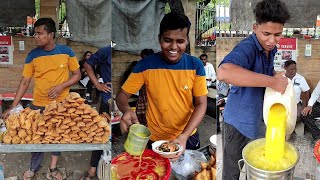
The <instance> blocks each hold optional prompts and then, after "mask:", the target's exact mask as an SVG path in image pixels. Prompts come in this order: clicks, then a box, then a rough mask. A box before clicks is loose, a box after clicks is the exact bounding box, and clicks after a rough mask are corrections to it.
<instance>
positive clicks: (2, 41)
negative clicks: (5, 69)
mask: <svg viewBox="0 0 320 180" xmlns="http://www.w3.org/2000/svg"><path fill="white" fill-rule="evenodd" d="M11 44H12V42H11V36H0V45H1V46H11Z"/></svg>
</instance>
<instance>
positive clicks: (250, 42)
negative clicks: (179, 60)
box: [217, 0, 290, 180]
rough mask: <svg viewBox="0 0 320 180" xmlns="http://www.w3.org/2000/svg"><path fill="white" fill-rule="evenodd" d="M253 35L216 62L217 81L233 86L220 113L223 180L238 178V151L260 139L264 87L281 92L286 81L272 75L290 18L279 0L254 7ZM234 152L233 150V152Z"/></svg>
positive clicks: (260, 3) (265, 1) (284, 78)
mask: <svg viewBox="0 0 320 180" xmlns="http://www.w3.org/2000/svg"><path fill="white" fill-rule="evenodd" d="M254 15H255V19H256V23H254V24H253V34H252V35H251V36H249V37H247V38H246V39H244V40H243V41H242V42H240V43H239V44H238V45H237V46H236V47H235V48H234V49H233V50H232V51H231V52H230V53H229V54H228V55H227V56H225V58H224V59H223V61H222V62H221V63H220V65H219V68H218V71H217V79H218V80H219V81H223V82H225V83H228V84H232V85H233V86H232V87H231V89H230V92H229V96H228V103H227V104H226V106H225V110H224V124H223V130H222V144H223V170H222V178H223V179H224V180H229V179H239V175H240V170H239V167H238V160H240V159H241V158H242V149H243V148H244V147H245V146H246V145H247V144H248V143H249V142H250V141H251V140H254V139H257V138H259V137H264V134H263V133H261V134H260V132H261V130H260V127H263V126H264V123H263V98H264V93H265V87H270V88H272V89H274V90H276V91H278V92H280V93H284V91H285V89H286V87H287V84H288V79H287V78H286V77H283V76H281V75H276V73H275V71H274V56H275V53H276V52H277V48H276V44H277V43H278V42H279V41H280V38H281V36H282V31H283V27H284V24H285V22H287V21H288V20H289V19H290V14H289V12H288V9H287V7H286V5H285V4H284V3H283V2H282V1H280V0H263V1H261V2H259V3H258V4H257V5H256V6H255V8H254ZM235 149H236V151H235Z"/></svg>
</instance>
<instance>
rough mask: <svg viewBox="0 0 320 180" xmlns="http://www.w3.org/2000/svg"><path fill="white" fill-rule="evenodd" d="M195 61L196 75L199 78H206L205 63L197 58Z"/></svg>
mask: <svg viewBox="0 0 320 180" xmlns="http://www.w3.org/2000/svg"><path fill="white" fill-rule="evenodd" d="M194 59H195V63H196V74H197V75H198V76H206V71H205V70H204V65H203V62H202V61H201V60H200V59H198V58H196V57H194Z"/></svg>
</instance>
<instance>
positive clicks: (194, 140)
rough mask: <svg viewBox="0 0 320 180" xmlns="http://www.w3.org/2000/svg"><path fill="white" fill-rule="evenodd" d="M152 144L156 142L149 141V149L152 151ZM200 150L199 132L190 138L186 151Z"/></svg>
mask: <svg viewBox="0 0 320 180" xmlns="http://www.w3.org/2000/svg"><path fill="white" fill-rule="evenodd" d="M152 143H154V141H151V140H149V142H148V144H147V147H148V149H152ZM199 148H200V137H199V133H198V131H197V132H196V133H194V134H193V135H192V136H190V137H189V138H188V140H187V144H186V149H190V150H197V149H199Z"/></svg>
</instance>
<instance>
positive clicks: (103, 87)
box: [80, 46, 112, 180]
mask: <svg viewBox="0 0 320 180" xmlns="http://www.w3.org/2000/svg"><path fill="white" fill-rule="evenodd" d="M111 57H112V51H111V46H107V47H103V48H101V49H99V50H98V51H97V52H96V53H94V54H93V55H92V56H91V57H90V58H89V59H88V60H87V61H86V62H85V63H84V65H83V66H84V68H85V69H86V72H87V74H88V76H89V78H90V80H91V81H92V83H93V84H94V86H95V87H96V88H97V89H98V90H99V91H101V93H100V95H101V96H102V100H101V104H100V108H99V114H101V113H103V112H106V113H108V114H110V108H109V102H108V101H109V99H110V98H111V94H112V93H111V90H112V89H111V63H112V62H111ZM97 65H99V67H100V72H101V77H102V79H103V82H104V83H100V82H99V81H98V79H97V78H96V76H95V73H94V70H93V68H92V67H95V66H97ZM102 152H103V151H102V150H98V151H92V154H91V160H90V168H89V170H88V171H87V172H86V173H84V174H83V176H82V177H81V178H80V179H81V180H90V179H93V178H94V177H95V176H96V173H97V166H98V164H99V160H100V158H101V155H102Z"/></svg>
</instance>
